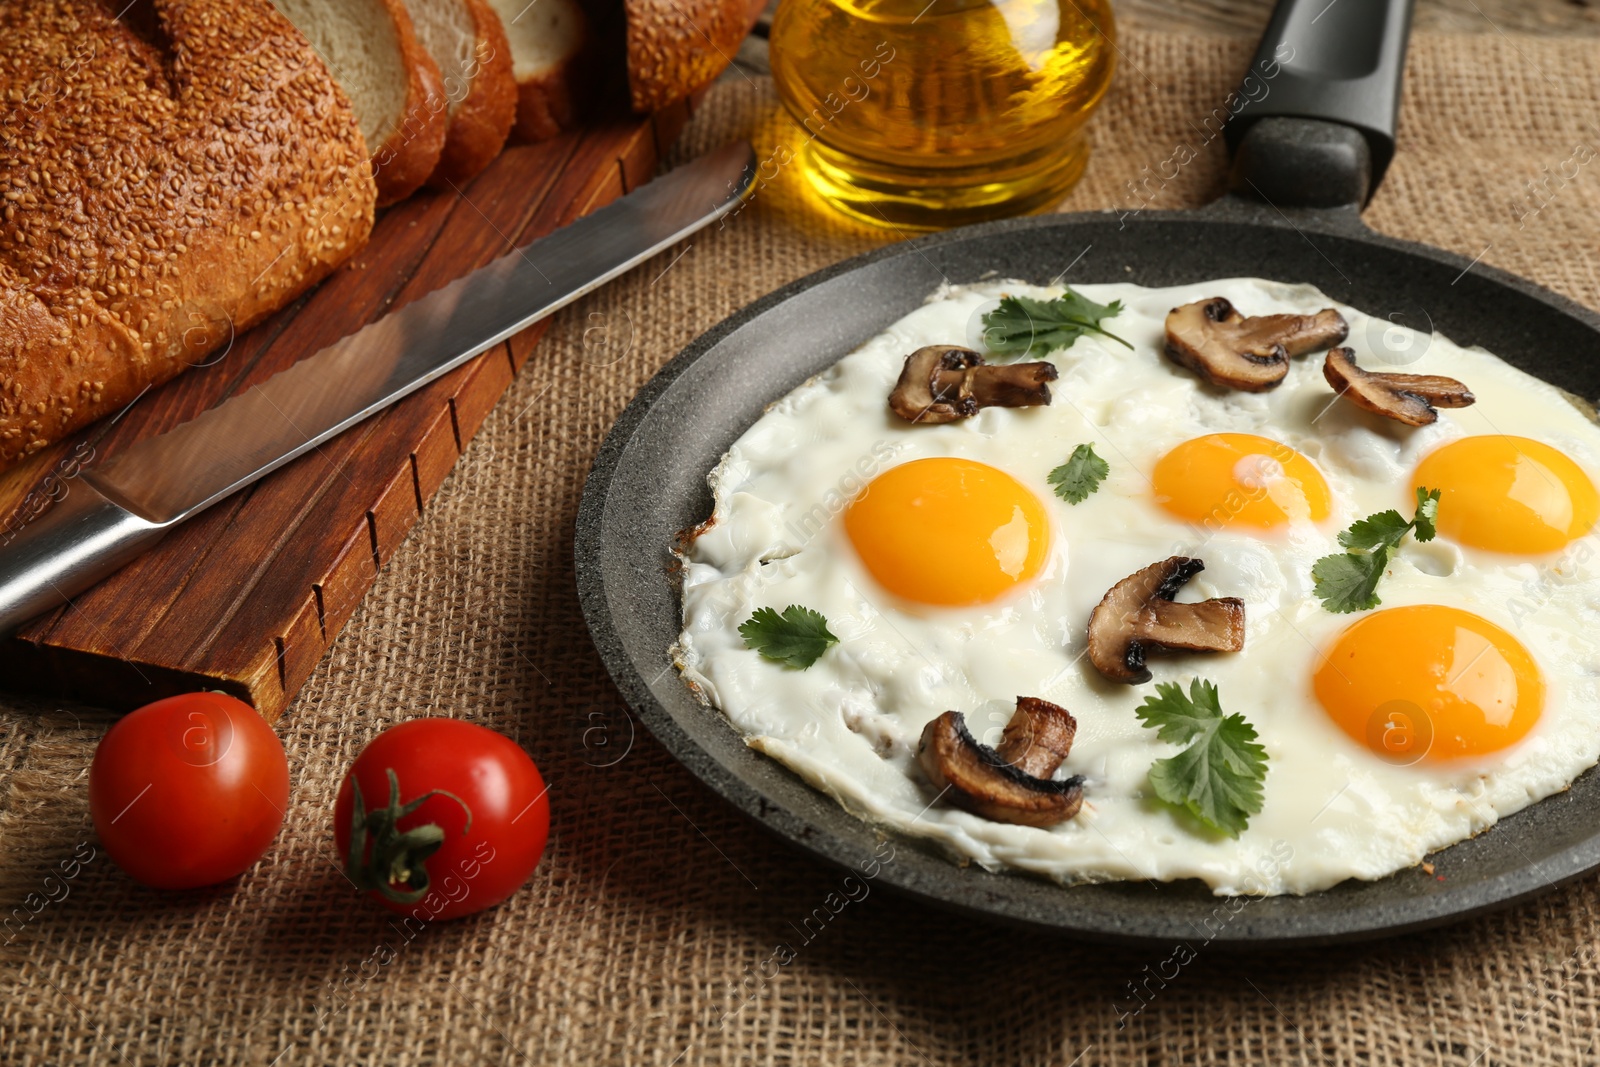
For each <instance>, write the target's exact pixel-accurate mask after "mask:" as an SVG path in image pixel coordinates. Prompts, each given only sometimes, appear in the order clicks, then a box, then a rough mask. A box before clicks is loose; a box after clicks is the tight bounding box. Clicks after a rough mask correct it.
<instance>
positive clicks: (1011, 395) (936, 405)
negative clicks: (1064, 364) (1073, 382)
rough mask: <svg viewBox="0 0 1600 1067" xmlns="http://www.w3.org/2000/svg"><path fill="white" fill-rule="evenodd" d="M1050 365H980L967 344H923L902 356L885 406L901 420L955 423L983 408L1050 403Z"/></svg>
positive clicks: (979, 358)
mask: <svg viewBox="0 0 1600 1067" xmlns="http://www.w3.org/2000/svg"><path fill="white" fill-rule="evenodd" d="M1055 380H1056V366H1055V364H1054V363H1045V362H1039V363H997V364H991V363H985V362H984V361H983V357H982V356H981V355H979V354H978V353H977V352H974V351H973V350H972V349H970V348H962V347H960V346H959V345H927V346H925V347H923V348H919V349H917V350H916V351H915V352H913V353H911V354H910V355H909V356H907V357H906V362H905V366H904V367H902V368H901V369H900V380H899V381H897V382H895V385H894V391H893V392H892V393H890V394H889V408H890V410H892V411H893V412H894V413H895V414H896V415H899V416H900V417H901V418H902V419H905V420H906V421H907V422H923V423H941V422H955V421H956V420H957V419H965V418H967V417H969V416H971V415H976V414H977V413H978V412H979V411H980V410H981V409H983V408H990V407H1000V408H1027V407H1037V406H1040V405H1044V404H1048V403H1050V386H1049V383H1050V382H1053V381H1055Z"/></svg>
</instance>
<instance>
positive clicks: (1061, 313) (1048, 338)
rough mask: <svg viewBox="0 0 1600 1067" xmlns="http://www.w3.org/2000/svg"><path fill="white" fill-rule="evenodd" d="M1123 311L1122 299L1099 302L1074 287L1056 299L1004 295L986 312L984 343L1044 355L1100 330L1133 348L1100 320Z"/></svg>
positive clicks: (1002, 351) (1011, 352)
mask: <svg viewBox="0 0 1600 1067" xmlns="http://www.w3.org/2000/svg"><path fill="white" fill-rule="evenodd" d="M1120 314H1122V301H1120V300H1113V301H1112V302H1111V303H1109V304H1096V303H1095V302H1094V301H1093V300H1090V299H1089V298H1088V297H1086V296H1084V295H1082V294H1081V293H1077V292H1074V291H1073V290H1071V289H1068V290H1066V292H1064V293H1063V294H1062V295H1061V296H1059V297H1057V298H1056V299H1054V300H1037V299H1035V298H1034V297H1031V296H1003V297H1001V298H1000V306H999V307H997V308H995V309H994V310H993V311H990V312H986V313H985V314H984V316H983V337H984V344H985V346H986V347H987V348H988V349H989V351H990V352H991V353H993V354H995V355H1001V356H1043V355H1045V354H1047V353H1049V352H1052V351H1054V350H1055V349H1058V348H1066V347H1067V346H1069V345H1071V344H1072V342H1074V341H1076V340H1077V339H1078V338H1080V337H1082V336H1083V335H1084V334H1086V333H1098V334H1100V335H1102V336H1104V337H1109V338H1111V339H1112V340H1113V341H1115V342H1117V343H1118V344H1120V345H1123V346H1125V347H1127V348H1132V347H1133V346H1132V345H1130V344H1128V342H1126V341H1124V340H1123V339H1122V338H1120V337H1118V336H1117V335H1116V334H1114V333H1111V332H1110V331H1109V330H1103V329H1101V328H1100V322H1101V320H1103V319H1113V318H1116V317H1117V316H1118V315H1120Z"/></svg>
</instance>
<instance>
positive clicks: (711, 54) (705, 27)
mask: <svg viewBox="0 0 1600 1067" xmlns="http://www.w3.org/2000/svg"><path fill="white" fill-rule="evenodd" d="M540 2H541V3H542V2H543V0H540ZM622 7H623V11H624V13H625V14H626V16H627V22H628V93H629V96H630V98H631V100H632V103H633V109H634V110H635V111H637V112H639V113H641V114H644V113H647V112H651V111H659V110H661V109H662V108H664V107H666V106H667V105H668V104H671V103H674V102H676V101H678V100H682V99H683V98H684V97H686V96H689V95H690V94H691V93H693V92H694V91H695V90H697V89H700V88H703V87H704V86H706V85H709V84H711V81H712V80H713V79H714V78H716V76H717V75H718V74H721V73H722V72H723V70H724V69H726V68H727V66H728V64H729V62H731V59H732V56H733V54H734V53H735V52H737V51H738V50H739V42H740V41H743V40H744V38H745V34H747V33H749V32H750V27H752V26H754V25H755V23H756V19H757V18H759V17H760V15H761V12H762V11H763V10H764V9H765V7H766V2H765V0H623V4H622Z"/></svg>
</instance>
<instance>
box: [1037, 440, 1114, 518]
mask: <svg viewBox="0 0 1600 1067" xmlns="http://www.w3.org/2000/svg"><path fill="white" fill-rule="evenodd" d="M1110 473H1111V464H1109V463H1107V462H1106V461H1105V460H1103V459H1101V458H1100V457H1099V456H1097V455H1095V451H1094V445H1092V444H1082V445H1079V446H1078V447H1077V448H1074V449H1073V450H1072V455H1070V456H1068V457H1067V461H1066V462H1065V463H1063V464H1062V465H1061V466H1059V467H1057V468H1056V469H1055V470H1053V471H1051V472H1050V484H1051V485H1052V486H1054V487H1055V491H1056V496H1058V497H1060V498H1061V499H1062V500H1065V501H1066V502H1067V503H1069V504H1081V503H1083V502H1084V501H1085V500H1087V499H1089V494H1090V493H1092V492H1094V491H1095V490H1096V489H1099V488H1100V483H1101V482H1102V481H1104V480H1105V477H1106V475H1107V474H1110Z"/></svg>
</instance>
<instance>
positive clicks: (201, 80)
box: [0, 0, 376, 468]
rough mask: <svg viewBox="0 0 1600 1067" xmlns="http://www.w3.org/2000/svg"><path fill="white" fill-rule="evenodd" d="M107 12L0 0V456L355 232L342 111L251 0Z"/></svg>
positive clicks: (131, 384) (308, 53)
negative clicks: (116, 14)
mask: <svg viewBox="0 0 1600 1067" xmlns="http://www.w3.org/2000/svg"><path fill="white" fill-rule="evenodd" d="M117 7H118V8H121V7H122V5H121V4H118V5H117ZM113 15H114V12H113V11H111V10H108V9H107V8H106V7H105V6H102V5H101V4H99V3H95V2H93V0H0V100H3V101H4V106H3V108H0V468H4V467H6V466H10V465H11V464H12V463H14V462H15V461H16V460H17V459H18V458H19V457H20V456H23V455H26V454H27V453H29V452H33V451H36V450H38V449H40V448H43V447H45V445H47V444H49V443H50V442H52V441H55V440H58V439H60V438H61V437H63V436H65V435H67V434H69V433H71V432H72V431H74V430H76V429H78V428H79V427H81V426H84V425H86V424H87V423H89V422H92V421H93V420H94V419H97V418H99V417H100V416H102V415H105V414H108V413H110V412H113V411H116V410H118V409H120V408H121V407H123V406H124V405H126V404H127V403H128V402H129V401H131V400H132V399H133V398H134V397H136V396H137V395H138V394H139V393H140V391H142V390H143V389H145V388H146V387H147V386H149V385H152V384H156V383H159V382H163V381H165V380H167V379H168V378H171V377H172V376H173V375H175V374H177V373H178V372H180V371H182V370H183V369H185V368H186V367H188V366H191V365H193V364H197V363H201V362H204V361H205V358H206V357H207V356H208V355H209V354H211V353H212V352H214V351H215V350H216V349H217V348H219V347H221V346H223V345H226V344H228V343H231V339H232V337H233V336H234V334H235V333H236V332H237V331H239V330H243V329H245V328H246V327H248V326H250V325H251V324H253V323H255V322H257V321H259V320H260V319H262V318H264V317H265V316H266V315H268V314H270V313H271V312H273V311H275V310H277V309H278V308H280V307H282V306H284V305H285V304H287V303H289V302H290V301H291V300H293V299H294V298H295V297H296V296H298V295H299V294H300V293H301V292H303V291H305V290H306V289H307V288H309V287H310V286H312V285H314V284H316V282H318V281H320V280H321V279H322V278H323V277H325V276H326V275H327V274H328V273H329V272H330V271H331V270H332V269H333V268H334V267H336V266H338V264H340V263H341V262H343V261H344V260H345V259H346V258H348V257H349V256H350V255H351V254H352V253H354V252H355V251H356V250H357V249H359V248H360V247H361V246H362V245H364V244H365V243H366V240H367V237H368V235H369V234H370V232H371V229H372V220H373V205H374V200H375V196H376V192H375V188H374V184H373V179H372V173H371V168H370V166H369V164H368V160H367V151H366V146H365V144H364V142H363V141H362V139H361V135H360V132H359V130H358V128H357V126H356V120H355V116H354V114H353V112H352V111H351V108H350V104H349V102H348V100H347V99H346V98H345V96H344V94H343V92H342V91H341V90H340V89H339V88H338V86H337V85H336V84H335V83H334V81H333V79H332V77H331V76H330V75H329V73H328V71H327V69H326V67H324V66H323V64H322V62H321V60H319V59H318V58H317V56H316V54H315V53H314V52H313V51H312V49H311V47H310V45H308V44H307V43H306V41H305V39H304V38H303V37H301V36H300V34H299V33H298V32H297V31H296V30H295V29H294V28H293V27H292V26H291V25H290V24H289V23H288V21H287V20H285V19H284V18H283V17H282V16H281V15H279V14H278V13H277V12H276V11H275V10H274V9H273V8H272V6H271V4H270V3H268V2H267V0H151V2H149V3H146V4H141V5H138V7H137V8H136V9H135V10H134V11H133V13H131V14H130V15H129V16H127V17H126V18H125V19H124V20H122V21H118V20H117V19H115V18H114V17H113ZM141 15H147V16H148V17H140V16H141Z"/></svg>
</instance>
